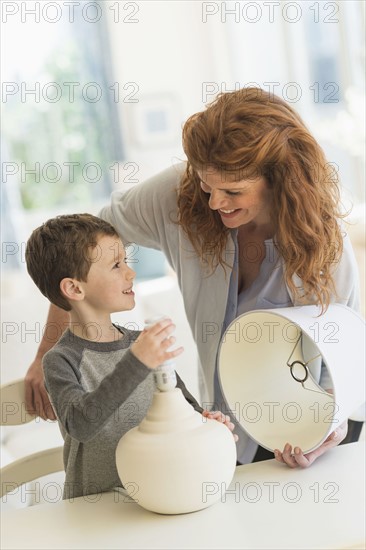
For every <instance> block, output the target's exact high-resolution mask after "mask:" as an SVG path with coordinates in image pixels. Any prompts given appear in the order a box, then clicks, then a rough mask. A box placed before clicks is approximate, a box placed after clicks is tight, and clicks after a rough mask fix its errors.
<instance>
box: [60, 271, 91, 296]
mask: <svg viewBox="0 0 366 550" xmlns="http://www.w3.org/2000/svg"><path fill="white" fill-rule="evenodd" d="M60 290H61V292H62V294H63V296H64V297H65V298H67V299H68V300H75V301H77V302H80V301H81V300H84V297H85V292H84V289H83V286H82V283H81V282H80V281H78V280H77V279H70V277H65V279H62V281H60Z"/></svg>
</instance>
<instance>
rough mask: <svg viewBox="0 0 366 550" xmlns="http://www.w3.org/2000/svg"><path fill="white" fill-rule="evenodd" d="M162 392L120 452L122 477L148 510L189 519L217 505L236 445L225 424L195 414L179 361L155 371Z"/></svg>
mask: <svg viewBox="0 0 366 550" xmlns="http://www.w3.org/2000/svg"><path fill="white" fill-rule="evenodd" d="M154 379H155V385H156V391H155V392H154V394H153V399H152V404H151V406H150V408H149V410H148V412H147V414H146V416H145V418H144V419H143V420H142V422H141V423H140V425H139V426H137V427H135V428H132V429H131V430H129V431H128V432H127V433H126V434H125V435H124V436H123V437H122V438H121V440H120V441H119V443H118V445H117V449H116V466H117V471H118V475H119V477H120V479H121V482H122V484H123V486H124V487H125V489H126V491H127V492H128V494H129V495H130V496H131V497H132V498H133V499H134V500H136V502H138V504H140V505H141V506H142V507H143V508H145V509H147V510H150V511H152V512H157V513H160V514H183V513H187V512H194V511H197V510H201V509H203V508H207V507H208V506H211V505H212V504H214V503H215V502H217V500H219V499H220V497H221V496H222V491H223V488H227V487H228V486H229V484H230V482H231V480H232V478H233V475H234V471H235V466H236V446H235V442H234V438H233V434H232V433H231V432H230V430H229V429H228V428H227V427H226V426H225V425H224V424H222V423H220V422H218V421H216V420H212V419H208V418H205V417H203V416H202V415H201V414H200V413H198V412H197V411H195V410H194V409H193V407H192V406H191V405H190V404H189V403H188V401H187V400H186V399H185V397H184V396H183V393H182V391H181V390H180V389H179V388H177V387H175V386H176V382H177V380H176V377H175V370H174V362H172V361H167V362H166V363H164V364H163V365H161V366H160V367H158V369H155V371H154Z"/></svg>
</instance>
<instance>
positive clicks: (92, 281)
mask: <svg viewBox="0 0 366 550" xmlns="http://www.w3.org/2000/svg"><path fill="white" fill-rule="evenodd" d="M90 257H91V259H92V264H91V267H90V270H89V273H88V277H87V280H86V282H85V283H83V288H84V291H85V298H84V300H85V301H86V302H87V303H88V305H90V306H91V307H92V308H93V309H94V311H95V312H98V313H108V314H110V313H113V312H116V311H126V310H130V309H132V308H133V307H134V306H135V294H134V292H133V290H132V285H133V280H134V278H135V276H136V273H135V272H134V271H133V270H132V269H131V268H130V267H128V265H127V264H126V263H125V262H126V254H125V249H124V246H123V244H122V241H121V240H120V239H119V238H118V237H111V236H110V235H103V236H101V237H100V238H99V239H98V244H97V246H96V247H95V248H94V249H92V250H91V251H90Z"/></svg>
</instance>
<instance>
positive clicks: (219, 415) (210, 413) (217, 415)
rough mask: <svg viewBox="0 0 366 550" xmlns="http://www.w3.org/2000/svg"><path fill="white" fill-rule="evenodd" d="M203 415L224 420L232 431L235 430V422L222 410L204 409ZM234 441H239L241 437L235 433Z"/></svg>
mask: <svg viewBox="0 0 366 550" xmlns="http://www.w3.org/2000/svg"><path fill="white" fill-rule="evenodd" d="M202 416H204V417H205V418H211V420H217V422H222V423H223V424H225V426H226V427H227V428H229V430H230V431H231V432H232V431H233V430H234V427H235V426H234V424H233V423H232V422H231V420H230V416H228V415H227V414H224V413H222V412H221V411H203V412H202ZM233 438H234V441H238V439H239V437H238V436H237V435H236V434H234V433H233Z"/></svg>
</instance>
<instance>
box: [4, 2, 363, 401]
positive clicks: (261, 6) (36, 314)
mask: <svg viewBox="0 0 366 550" xmlns="http://www.w3.org/2000/svg"><path fill="white" fill-rule="evenodd" d="M1 4H2V6H1V9H2V45H3V47H2V56H3V59H2V81H3V84H2V146H1V153H2V203H1V208H2V262H1V267H2V359H3V360H2V376H3V381H6V380H8V379H11V378H14V377H16V376H18V375H22V374H23V373H24V372H25V371H26V369H27V368H28V366H29V364H30V362H31V360H32V359H33V356H34V353H35V350H36V348H37V346H38V343H39V341H40V338H41V336H42V332H43V326H44V323H45V319H46V312H47V309H48V304H47V301H46V300H45V299H44V298H43V297H42V296H41V295H40V293H39V292H38V290H37V289H36V287H35V286H34V284H33V283H32V281H31V280H30V279H29V277H28V275H27V273H26V269H25V262H24V250H25V243H26V240H27V238H28V236H29V234H30V232H31V231H32V229H33V228H35V227H36V226H38V225H39V224H40V223H42V222H43V221H45V220H46V219H48V218H50V217H52V216H54V215H57V214H61V213H67V212H91V213H93V214H97V213H98V211H99V209H100V207H101V206H103V205H104V204H105V203H106V202H107V201H108V200H109V195H110V193H111V191H113V190H116V189H118V190H123V189H127V188H128V187H129V186H131V185H137V184H138V183H139V182H141V181H143V180H144V179H145V178H147V177H150V176H152V175H154V174H155V173H157V172H158V171H159V170H162V169H164V168H166V167H168V166H170V165H171V164H174V163H176V162H179V161H180V160H182V159H184V158H185V157H184V154H183V151H182V147H181V128H182V124H183V123H184V121H185V120H186V119H187V118H188V117H189V116H190V115H191V114H193V113H194V112H197V111H199V110H202V109H203V108H204V105H205V104H206V103H208V102H210V101H212V100H213V99H214V97H215V96H216V95H217V94H218V93H219V92H225V91H231V90H235V89H239V88H242V87H245V86H254V85H256V86H260V87H262V88H264V89H265V90H269V91H273V93H275V94H277V95H279V96H281V97H283V98H284V99H285V100H286V101H288V102H289V103H290V104H291V105H292V106H293V107H294V108H295V109H296V110H297V111H298V112H299V113H300V115H301V116H302V117H303V119H304V121H305V122H306V123H307V125H308V127H309V128H310V130H311V131H312V132H313V134H314V135H315V137H316V138H317V139H318V141H319V142H320V143H321V145H322V147H323V148H324V150H325V152H326V155H327V158H328V161H329V162H330V163H332V165H333V166H334V169H335V170H336V171H337V173H338V175H339V178H340V181H341V185H342V193H343V198H344V203H345V207H346V208H349V207H351V206H352V212H351V214H350V215H349V221H350V222H351V224H352V225H350V229H349V231H350V234H351V237H352V239H353V243H354V246H355V249H356V253H357V257H358V259H359V264H360V269H361V271H362V273H361V275H362V277H364V260H363V257H364V256H363V250H364V201H365V186H364V158H363V155H364V149H365V125H364V123H365V97H364V92H365V87H364V75H365V50H364V36H365V2H364V1H363V0H360V1H357V0H347V1H338V2H329V1H326V2H325V1H315V2H310V1H297V2H286V1H277V2H274V1H251V2H247V1H245V2H200V1H155V0H150V1H142V2H140V1H138V2H125V1H118V0H117V1H116V0H114V1H99V2H96V1H95V2H91V1H87V0H79V1H78V2H73V1H69V2H64V1H54V2H48V1H41V2H32V1H26V2H18V1H12V2H5V1H4V2H2V3H1ZM130 261H131V266H132V267H133V268H134V269H135V270H136V271H137V285H136V291H137V292H136V301H137V307H136V309H135V310H134V312H131V313H128V315H126V314H122V315H117V316H116V320H120V321H121V322H123V323H125V324H128V323H130V326H133V327H135V326H136V327H137V326H139V327H140V328H141V324H142V323H143V320H144V318H145V317H146V316H148V315H152V314H156V313H160V312H161V313H165V314H169V315H171V316H172V318H173V319H174V320H175V322H176V324H177V332H178V334H179V341H180V343H182V344H183V345H184V346H185V348H186V352H185V354H184V355H183V356H181V359H180V363H179V370H180V371H181V374H182V376H184V379H185V381H186V382H187V386H188V387H190V389H191V391H192V393H194V394H196V395H197V391H198V389H197V381H196V370H195V359H196V356H195V349H194V345H193V341H192V338H191V334H190V330H189V327H188V325H187V323H186V320H185V316H184V311H183V306H182V302H181V298H180V294H179V291H178V288H177V285H176V282H175V278H174V274H172V273H171V272H170V271H169V268H168V266H167V264H166V262H165V259H164V257H163V256H162V254H161V253H159V252H157V251H148V250H146V249H142V248H141V247H140V248H138V247H136V246H133V245H131V247H130ZM362 280H363V279H362Z"/></svg>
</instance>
